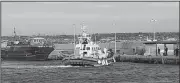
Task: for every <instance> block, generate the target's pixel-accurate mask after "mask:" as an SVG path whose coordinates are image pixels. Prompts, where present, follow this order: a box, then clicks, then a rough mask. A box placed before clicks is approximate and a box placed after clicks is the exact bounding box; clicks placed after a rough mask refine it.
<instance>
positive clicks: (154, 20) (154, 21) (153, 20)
mask: <svg viewBox="0 0 180 83" xmlns="http://www.w3.org/2000/svg"><path fill="white" fill-rule="evenodd" d="M156 21H157V20H156V19H151V22H152V23H156ZM153 32H154V39H153V41H157V40H156V38H155V28H154V27H153Z"/></svg>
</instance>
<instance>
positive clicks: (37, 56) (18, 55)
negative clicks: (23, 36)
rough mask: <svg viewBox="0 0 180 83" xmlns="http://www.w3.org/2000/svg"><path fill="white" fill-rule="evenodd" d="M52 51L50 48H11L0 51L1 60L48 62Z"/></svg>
mask: <svg viewBox="0 0 180 83" xmlns="http://www.w3.org/2000/svg"><path fill="white" fill-rule="evenodd" d="M53 50H54V49H53V48H51V47H41V48H40V47H18V48H16V47H11V48H9V49H6V50H1V58H2V59H3V60H48V56H49V54H50V53H51V52H52V51H53Z"/></svg>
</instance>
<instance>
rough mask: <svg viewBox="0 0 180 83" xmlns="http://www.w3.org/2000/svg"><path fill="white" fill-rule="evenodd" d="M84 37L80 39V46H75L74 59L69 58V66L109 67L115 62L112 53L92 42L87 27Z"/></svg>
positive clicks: (67, 60)
mask: <svg viewBox="0 0 180 83" xmlns="http://www.w3.org/2000/svg"><path fill="white" fill-rule="evenodd" d="M81 29H82V35H81V36H80V37H78V40H79V42H78V44H76V45H75V53H74V56H72V57H70V58H69V57H67V58H65V59H64V60H66V64H67V65H78V66H79V65H92V66H94V65H97V64H98V65H109V64H110V63H111V62H115V59H114V58H113V54H112V51H110V50H109V51H108V49H106V48H104V49H103V50H102V49H101V48H100V46H99V45H98V44H96V43H95V42H93V41H92V40H91V37H90V35H89V34H88V33H87V32H86V26H82V28H81Z"/></svg>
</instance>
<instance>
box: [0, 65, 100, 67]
mask: <svg viewBox="0 0 180 83" xmlns="http://www.w3.org/2000/svg"><path fill="white" fill-rule="evenodd" d="M97 66H101V65H95V67H97ZM68 67H89V66H71V65H54V66H51V65H50V66H33V65H28V66H27V65H26V66H25V65H16V66H15V65H13V66H1V68H68Z"/></svg>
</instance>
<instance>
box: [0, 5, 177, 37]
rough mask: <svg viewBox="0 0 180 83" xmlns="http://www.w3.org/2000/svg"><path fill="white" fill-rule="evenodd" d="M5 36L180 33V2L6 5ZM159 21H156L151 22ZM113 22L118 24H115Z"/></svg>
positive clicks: (3, 8) (3, 28) (4, 9)
mask: <svg viewBox="0 0 180 83" xmlns="http://www.w3.org/2000/svg"><path fill="white" fill-rule="evenodd" d="M1 11H2V12H1V14H2V22H1V23H2V28H1V29H2V33H1V35H2V36H11V35H13V29H14V27H15V28H16V33H17V35H37V34H48V35H61V34H73V32H74V27H73V24H75V27H76V28H75V29H76V30H75V33H76V34H77V33H80V25H81V24H82V23H83V22H84V25H86V26H87V28H88V29H87V30H88V32H89V33H114V32H117V33H124V32H153V29H154V30H155V31H156V32H179V4H178V2H2V10H1ZM151 19H156V20H157V21H156V22H152V21H150V20H151ZM113 23H114V24H115V25H113Z"/></svg>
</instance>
